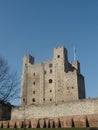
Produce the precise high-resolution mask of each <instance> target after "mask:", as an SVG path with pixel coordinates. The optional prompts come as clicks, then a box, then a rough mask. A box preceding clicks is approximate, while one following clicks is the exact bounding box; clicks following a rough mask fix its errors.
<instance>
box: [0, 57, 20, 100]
mask: <svg viewBox="0 0 98 130" xmlns="http://www.w3.org/2000/svg"><path fill="white" fill-rule="evenodd" d="M18 84H19V79H18V75H17V73H16V72H13V71H11V70H10V67H9V65H8V63H7V61H6V60H5V58H3V57H2V56H0V100H1V101H2V100H3V101H4V102H9V101H11V100H13V99H16V98H19V96H18V94H19V88H18Z"/></svg>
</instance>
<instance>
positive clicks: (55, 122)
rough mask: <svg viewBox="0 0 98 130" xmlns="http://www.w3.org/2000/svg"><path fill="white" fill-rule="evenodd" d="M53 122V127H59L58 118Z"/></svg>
mask: <svg viewBox="0 0 98 130" xmlns="http://www.w3.org/2000/svg"><path fill="white" fill-rule="evenodd" d="M53 121H54V127H55V128H58V127H59V119H58V118H54V119H53Z"/></svg>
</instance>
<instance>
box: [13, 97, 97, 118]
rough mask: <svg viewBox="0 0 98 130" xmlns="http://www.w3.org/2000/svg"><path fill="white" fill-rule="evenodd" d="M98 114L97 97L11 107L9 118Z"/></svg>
mask: <svg viewBox="0 0 98 130" xmlns="http://www.w3.org/2000/svg"><path fill="white" fill-rule="evenodd" d="M90 114H98V98H95V99H81V100H76V101H69V102H62V103H58V104H56V103H51V104H44V105H43V104H42V105H39V104H36V105H30V106H24V107H16V108H13V109H12V112H11V119H12V120H17V119H21V120H22V119H24V118H25V119H31V118H58V117H62V116H64V117H66V116H75V115H90Z"/></svg>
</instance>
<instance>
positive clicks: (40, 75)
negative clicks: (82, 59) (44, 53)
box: [21, 47, 85, 106]
mask: <svg viewBox="0 0 98 130" xmlns="http://www.w3.org/2000/svg"><path fill="white" fill-rule="evenodd" d="M21 87H22V90H21V106H23V105H24V104H25V105H31V104H47V103H58V102H66V101H72V100H78V99H83V98H85V85H84V77H83V76H82V75H81V73H80V64H79V62H78V61H73V62H71V63H69V62H68V57H67V50H66V49H65V48H64V47H58V48H55V49H54V56H53V59H52V60H51V61H48V62H43V63H39V64H34V57H32V56H30V55H26V56H25V57H24V59H23V72H22V84H21Z"/></svg>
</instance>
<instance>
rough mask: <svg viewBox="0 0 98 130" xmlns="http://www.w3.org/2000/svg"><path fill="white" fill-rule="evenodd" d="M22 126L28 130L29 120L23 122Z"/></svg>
mask: <svg viewBox="0 0 98 130" xmlns="http://www.w3.org/2000/svg"><path fill="white" fill-rule="evenodd" d="M24 124H25V128H30V120H25V121H24Z"/></svg>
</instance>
